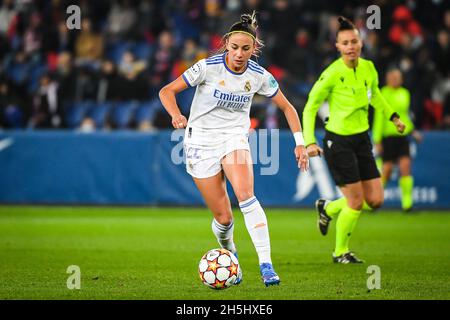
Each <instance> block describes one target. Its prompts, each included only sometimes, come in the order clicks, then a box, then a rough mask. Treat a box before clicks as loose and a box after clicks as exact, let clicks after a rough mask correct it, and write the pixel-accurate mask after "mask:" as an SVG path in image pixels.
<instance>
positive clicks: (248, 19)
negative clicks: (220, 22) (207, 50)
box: [219, 11, 264, 56]
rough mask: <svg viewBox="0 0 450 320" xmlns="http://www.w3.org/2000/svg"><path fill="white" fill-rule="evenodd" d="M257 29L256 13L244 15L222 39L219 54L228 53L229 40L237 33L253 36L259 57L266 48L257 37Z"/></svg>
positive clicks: (256, 53)
mask: <svg viewBox="0 0 450 320" xmlns="http://www.w3.org/2000/svg"><path fill="white" fill-rule="evenodd" d="M257 29H258V21H257V19H256V11H253V13H252V14H251V15H250V14H247V13H245V14H242V15H241V18H240V20H239V21H238V22H236V23H234V24H233V25H232V26H231V27H230V29H229V30H228V32H227V33H226V34H225V35H224V36H223V38H222V46H221V48H220V50H219V52H225V51H226V44H227V41H228V38H229V37H230V36H231V35H232V34H234V33H237V32H240V33H244V34H247V35H249V36H251V37H252V38H253V40H254V44H255V53H254V55H255V56H258V55H259V53H261V48H262V47H263V46H264V43H263V42H262V41H261V40H260V39H259V38H258V35H257Z"/></svg>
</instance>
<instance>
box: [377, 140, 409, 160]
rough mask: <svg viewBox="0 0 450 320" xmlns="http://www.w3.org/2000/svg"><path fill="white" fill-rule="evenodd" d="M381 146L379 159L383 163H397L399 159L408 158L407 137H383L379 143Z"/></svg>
mask: <svg viewBox="0 0 450 320" xmlns="http://www.w3.org/2000/svg"><path fill="white" fill-rule="evenodd" d="M381 144H382V145H383V154H382V155H381V158H382V159H383V161H384V162H387V161H392V162H397V161H398V159H399V158H401V157H410V153H409V137H408V136H403V137H385V138H383V140H382V141H381Z"/></svg>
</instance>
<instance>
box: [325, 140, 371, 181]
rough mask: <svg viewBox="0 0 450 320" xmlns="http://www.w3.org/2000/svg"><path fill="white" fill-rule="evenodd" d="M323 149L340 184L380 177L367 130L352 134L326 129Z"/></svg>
mask: <svg viewBox="0 0 450 320" xmlns="http://www.w3.org/2000/svg"><path fill="white" fill-rule="evenodd" d="M323 151H324V155H325V160H326V162H327V164H328V168H329V169H330V172H331V175H332V177H333V179H334V182H335V183H336V185H338V186H343V185H346V184H350V183H355V182H358V181H364V180H370V179H374V178H379V177H380V172H379V171H378V169H377V166H376V163H375V158H374V156H373V152H372V142H371V141H370V137H369V134H368V132H367V131H366V132H362V133H358V134H354V135H350V136H342V135H339V134H335V133H333V132H330V131H326V133H325V137H324V139H323Z"/></svg>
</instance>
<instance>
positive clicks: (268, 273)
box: [259, 263, 280, 287]
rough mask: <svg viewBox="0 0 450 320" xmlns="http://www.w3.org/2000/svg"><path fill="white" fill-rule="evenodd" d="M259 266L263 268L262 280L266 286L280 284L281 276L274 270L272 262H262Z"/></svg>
mask: <svg viewBox="0 0 450 320" xmlns="http://www.w3.org/2000/svg"><path fill="white" fill-rule="evenodd" d="M259 268H260V270H261V277H262V280H263V282H264V284H265V285H266V287H268V286H273V285H278V284H280V277H279V276H278V275H277V274H276V272H275V270H273V266H272V264H271V263H261V264H260V265H259Z"/></svg>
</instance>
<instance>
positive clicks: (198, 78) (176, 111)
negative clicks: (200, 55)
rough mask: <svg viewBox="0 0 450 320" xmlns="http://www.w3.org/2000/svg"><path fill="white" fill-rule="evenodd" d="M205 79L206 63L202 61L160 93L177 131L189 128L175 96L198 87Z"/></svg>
mask: <svg viewBox="0 0 450 320" xmlns="http://www.w3.org/2000/svg"><path fill="white" fill-rule="evenodd" d="M205 78H206V61H205V59H202V60H200V61H198V62H197V63H195V64H194V65H193V66H191V67H190V68H189V69H187V70H186V71H185V72H184V73H183V74H182V75H181V76H180V77H178V78H177V79H175V80H174V81H172V82H171V83H169V84H168V85H166V86H165V87H164V88H162V89H161V90H160V91H159V98H160V100H161V103H162V105H163V106H164V108H165V109H166V110H167V112H168V113H169V114H170V116H171V117H172V125H173V127H174V128H175V129H181V128H185V127H186V126H187V119H186V117H185V116H183V115H182V114H181V111H180V108H179V107H178V105H177V100H176V98H175V96H176V95H177V94H178V93H179V92H181V91H183V90H185V89H187V88H188V87H195V86H198V85H199V84H200V83H202V82H203V81H204V80H205Z"/></svg>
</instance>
